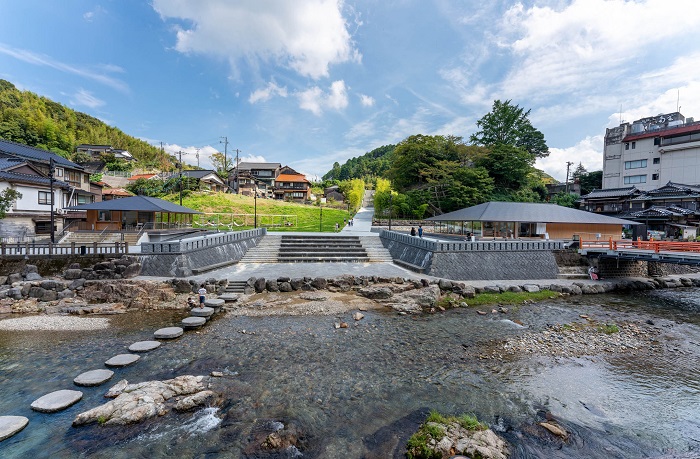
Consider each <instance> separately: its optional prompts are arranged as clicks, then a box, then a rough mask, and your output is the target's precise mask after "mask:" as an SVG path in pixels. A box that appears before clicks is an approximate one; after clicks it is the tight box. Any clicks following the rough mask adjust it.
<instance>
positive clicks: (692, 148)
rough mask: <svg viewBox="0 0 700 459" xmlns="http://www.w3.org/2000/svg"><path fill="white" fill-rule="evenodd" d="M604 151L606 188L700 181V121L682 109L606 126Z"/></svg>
mask: <svg viewBox="0 0 700 459" xmlns="http://www.w3.org/2000/svg"><path fill="white" fill-rule="evenodd" d="M603 152H604V155H603V189H610V188H623V187H632V186H635V187H636V188H637V189H639V190H642V191H648V190H653V189H656V188H659V187H660V186H661V185H663V184H665V183H668V182H675V183H686V184H691V185H692V184H700V122H695V121H694V120H693V118H685V117H684V116H683V115H681V114H680V113H679V112H673V113H668V114H664V115H657V116H652V117H647V118H642V119H640V120H637V121H634V122H633V123H631V124H630V123H622V124H620V126H618V127H616V128H612V129H606V131H605V148H604V150H603Z"/></svg>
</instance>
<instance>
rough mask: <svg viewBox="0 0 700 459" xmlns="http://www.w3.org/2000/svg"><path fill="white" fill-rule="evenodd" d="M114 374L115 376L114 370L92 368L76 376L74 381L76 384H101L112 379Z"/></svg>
mask: <svg viewBox="0 0 700 459" xmlns="http://www.w3.org/2000/svg"><path fill="white" fill-rule="evenodd" d="M112 376H114V372H113V371H112V370H91V371H86V372H85V373H81V374H79V375H78V376H76V378H75V379H74V380H73V383H74V384H75V385H76V386H85V387H91V386H99V385H100V384H103V383H105V382H107V381H109V380H110V379H112Z"/></svg>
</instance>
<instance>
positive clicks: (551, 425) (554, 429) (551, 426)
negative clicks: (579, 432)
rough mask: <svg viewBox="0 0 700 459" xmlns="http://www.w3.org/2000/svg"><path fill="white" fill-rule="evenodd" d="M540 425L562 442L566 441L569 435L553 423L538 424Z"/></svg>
mask: <svg viewBox="0 0 700 459" xmlns="http://www.w3.org/2000/svg"><path fill="white" fill-rule="evenodd" d="M540 425H541V426H542V427H544V428H545V429H547V430H548V431H550V432H551V433H552V434H554V435H556V436H557V437H559V438H561V439H562V440H566V439H567V438H568V437H569V433H568V432H567V431H566V430H564V429H563V428H562V427H560V426H559V425H557V424H555V423H554V422H553V421H547V422H540Z"/></svg>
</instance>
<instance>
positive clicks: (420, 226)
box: [418, 225, 423, 238]
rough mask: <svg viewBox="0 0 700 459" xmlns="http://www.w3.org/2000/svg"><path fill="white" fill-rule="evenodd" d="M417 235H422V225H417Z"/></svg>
mask: <svg viewBox="0 0 700 459" xmlns="http://www.w3.org/2000/svg"><path fill="white" fill-rule="evenodd" d="M418 237H420V238H422V237H423V226H422V225H418Z"/></svg>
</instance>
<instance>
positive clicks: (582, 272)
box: [557, 266, 590, 279]
mask: <svg viewBox="0 0 700 459" xmlns="http://www.w3.org/2000/svg"><path fill="white" fill-rule="evenodd" d="M589 278H590V276H589V275H588V266H559V274H557V279H589Z"/></svg>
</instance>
